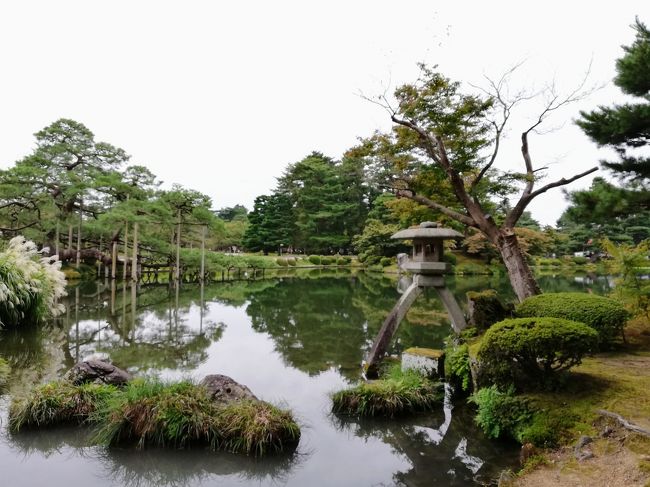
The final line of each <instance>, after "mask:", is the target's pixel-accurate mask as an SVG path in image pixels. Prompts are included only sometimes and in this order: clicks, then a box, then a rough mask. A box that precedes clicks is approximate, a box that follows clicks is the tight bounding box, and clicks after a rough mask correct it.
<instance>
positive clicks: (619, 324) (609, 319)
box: [515, 293, 629, 348]
mask: <svg viewBox="0 0 650 487" xmlns="http://www.w3.org/2000/svg"><path fill="white" fill-rule="evenodd" d="M515 314H516V315H517V316H520V317H530V316H552V317H555V318H564V319H567V320H573V321H579V322H581V323H584V324H585V325H589V326H590V327H592V328H593V329H595V330H596V331H597V332H598V335H599V338H598V340H599V346H600V348H608V347H609V346H611V341H612V340H613V339H614V338H616V337H618V336H621V335H622V333H623V327H624V326H625V323H626V322H627V320H628V318H629V314H628V312H627V311H626V310H625V308H624V307H623V305H622V304H620V303H618V302H617V301H614V300H613V299H609V298H605V297H603V296H595V295H593V294H586V293H547V294H540V295H538V296H532V297H530V298H528V299H526V300H524V301H523V302H522V303H520V304H519V305H518V306H517V307H516V309H515Z"/></svg>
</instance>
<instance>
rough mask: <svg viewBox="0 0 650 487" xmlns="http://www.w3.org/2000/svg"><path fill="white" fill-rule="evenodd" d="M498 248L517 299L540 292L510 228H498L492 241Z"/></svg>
mask: <svg viewBox="0 0 650 487" xmlns="http://www.w3.org/2000/svg"><path fill="white" fill-rule="evenodd" d="M494 244H495V245H496V246H497V249H499V253H500V254H501V258H502V260H503V263H504V265H505V266H506V269H507V271H508V277H509V278H510V284H511V285H512V289H513V290H514V292H515V294H516V295H517V298H518V299H519V301H523V300H524V299H526V298H528V297H530V296H534V295H536V294H540V293H541V290H540V289H539V286H538V285H537V281H536V280H535V277H534V276H533V272H532V271H531V269H530V266H529V265H528V261H527V260H526V256H525V255H524V253H523V252H522V251H521V247H520V246H519V241H518V240H517V236H516V235H515V234H514V232H513V231H512V230H509V229H502V230H499V235H498V237H497V241H496V242H494Z"/></svg>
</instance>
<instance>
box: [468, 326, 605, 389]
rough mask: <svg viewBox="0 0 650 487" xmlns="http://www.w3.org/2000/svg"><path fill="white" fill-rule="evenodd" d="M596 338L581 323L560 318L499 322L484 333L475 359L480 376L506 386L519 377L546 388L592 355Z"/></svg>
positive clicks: (590, 330)
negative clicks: (564, 372)
mask: <svg viewBox="0 0 650 487" xmlns="http://www.w3.org/2000/svg"><path fill="white" fill-rule="evenodd" d="M597 342H598V334H597V333H596V331H595V330H594V329H593V328H590V327H588V326H587V325H585V324H583V323H578V322H575V321H569V320H563V319H560V318H546V317H539V318H536V317H532V318H515V319H508V320H503V321H501V322H499V323H496V324H494V325H493V326H492V327H491V328H490V329H489V330H488V331H486V332H485V335H484V336H483V339H482V340H481V345H480V348H479V350H478V354H477V358H478V361H479V363H480V367H481V373H482V374H483V375H484V377H486V378H489V379H491V380H492V381H494V382H497V383H501V384H507V383H510V382H513V381H516V380H517V379H518V378H519V376H518V374H523V376H525V377H527V378H530V379H534V380H538V381H541V382H542V384H548V383H549V382H551V381H552V380H553V379H554V376H555V374H557V373H558V372H561V371H563V370H567V369H569V368H570V367H572V366H574V365H577V364H579V363H580V361H581V360H582V357H583V356H584V355H585V354H587V353H589V352H590V351H593V350H594V348H596V345H597Z"/></svg>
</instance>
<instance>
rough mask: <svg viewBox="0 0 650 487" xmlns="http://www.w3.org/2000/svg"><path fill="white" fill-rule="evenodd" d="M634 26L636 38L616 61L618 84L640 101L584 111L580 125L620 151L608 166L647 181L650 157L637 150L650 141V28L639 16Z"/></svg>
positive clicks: (603, 143) (649, 176)
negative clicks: (615, 159) (640, 153)
mask: <svg viewBox="0 0 650 487" xmlns="http://www.w3.org/2000/svg"><path fill="white" fill-rule="evenodd" d="M633 28H634V30H635V31H636V39H635V40H634V42H633V43H632V45H631V46H623V50H624V51H625V54H624V55H623V57H621V58H620V59H618V60H617V61H616V72H617V75H616V77H615V78H614V83H615V84H616V85H617V86H618V87H619V88H621V90H623V92H624V93H625V94H627V95H631V96H634V97H638V99H639V101H638V102H637V103H625V104H622V105H614V106H613V107H602V106H601V107H599V108H598V110H595V111H592V112H581V115H582V118H581V120H579V121H578V125H579V126H580V127H581V128H582V129H583V130H584V131H585V133H586V134H587V135H588V136H589V137H591V138H592V139H593V140H594V141H595V142H597V143H598V144H599V145H607V146H610V147H612V148H613V149H614V150H616V152H617V153H618V156H619V161H617V162H606V163H605V165H606V166H607V167H609V168H610V169H612V170H614V171H615V172H617V173H619V174H623V175H625V176H628V177H630V178H632V179H636V180H643V179H650V158H648V157H647V155H646V156H644V155H639V154H638V152H634V151H635V150H636V149H638V148H640V147H646V146H647V145H648V143H649V142H650V135H649V132H648V129H649V128H650V98H648V96H649V95H650V31H649V30H648V29H647V27H646V26H645V25H644V24H643V23H642V22H641V21H640V20H639V19H638V18H637V20H636V23H635V25H633Z"/></svg>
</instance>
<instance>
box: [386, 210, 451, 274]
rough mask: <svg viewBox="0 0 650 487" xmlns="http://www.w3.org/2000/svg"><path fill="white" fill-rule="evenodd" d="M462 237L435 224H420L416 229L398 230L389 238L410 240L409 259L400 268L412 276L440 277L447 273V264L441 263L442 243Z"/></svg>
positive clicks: (449, 229)
mask: <svg viewBox="0 0 650 487" xmlns="http://www.w3.org/2000/svg"><path fill="white" fill-rule="evenodd" d="M462 236H463V235H462V234H461V233H459V232H457V231H456V230H452V229H451V228H441V227H439V226H438V224H437V223H435V222H423V223H420V226H419V227H418V228H408V229H406V230H400V231H399V232H397V233H396V234H395V235H393V236H392V237H391V238H394V239H396V240H412V241H413V250H412V253H411V258H410V259H408V260H407V261H406V262H404V263H402V264H401V265H400V267H401V268H402V269H403V270H405V271H409V272H412V273H413V274H423V275H440V274H445V273H447V272H448V271H449V264H447V263H445V262H443V261H442V257H443V252H444V247H443V241H444V240H449V239H452V238H459V237H462Z"/></svg>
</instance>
